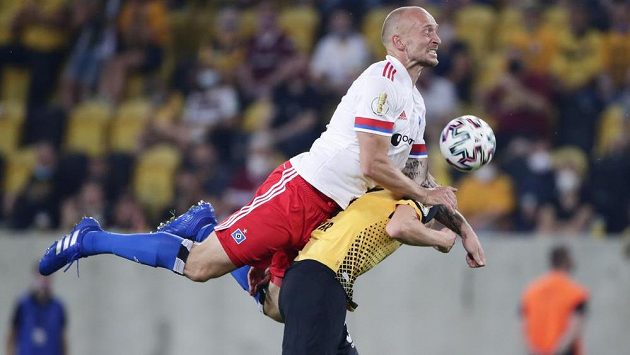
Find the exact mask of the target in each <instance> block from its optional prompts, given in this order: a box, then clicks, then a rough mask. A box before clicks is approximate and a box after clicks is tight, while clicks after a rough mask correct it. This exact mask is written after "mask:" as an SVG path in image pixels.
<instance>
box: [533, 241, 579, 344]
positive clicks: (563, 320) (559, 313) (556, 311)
mask: <svg viewBox="0 0 630 355" xmlns="http://www.w3.org/2000/svg"><path fill="white" fill-rule="evenodd" d="M549 262H550V267H551V271H549V272H548V273H547V274H546V275H543V276H541V277H540V278H538V279H537V280H534V281H533V282H532V283H531V284H530V285H529V286H528V287H527V288H526V289H525V291H524V292H523V297H522V300H521V318H522V321H523V322H522V323H523V336H524V338H525V344H526V345H527V353H528V354H530V355H539V354H574V355H580V354H583V353H584V349H583V345H582V332H583V328H584V323H585V314H586V311H587V304H588V301H589V294H588V291H587V289H586V288H585V287H584V286H582V285H580V284H579V283H577V282H576V281H573V280H572V279H571V276H570V275H569V273H570V272H571V271H572V270H573V266H574V265H573V258H572V257H571V254H570V252H569V250H568V249H567V248H566V247H564V246H557V247H554V248H553V249H552V250H551V253H550V255H549Z"/></svg>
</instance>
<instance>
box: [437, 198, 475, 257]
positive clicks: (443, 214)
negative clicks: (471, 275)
mask: <svg viewBox="0 0 630 355" xmlns="http://www.w3.org/2000/svg"><path fill="white" fill-rule="evenodd" d="M433 208H435V209H437V212H436V214H435V217H434V218H435V220H437V221H438V222H440V223H442V225H444V226H445V227H446V228H448V229H450V230H452V231H453V232H455V233H457V234H458V235H459V236H461V238H462V245H463V246H464V249H466V252H467V254H466V262H467V263H468V266H470V267H472V268H476V267H482V266H485V265H486V257H485V255H484V252H483V248H482V247H481V243H480V242H479V238H478V237H477V233H475V231H474V230H473V229H472V227H471V226H470V224H469V223H468V221H467V220H466V219H465V218H464V216H462V214H461V213H459V211H452V210H449V209H448V208H446V207H445V206H440V205H438V206H434V207H433Z"/></svg>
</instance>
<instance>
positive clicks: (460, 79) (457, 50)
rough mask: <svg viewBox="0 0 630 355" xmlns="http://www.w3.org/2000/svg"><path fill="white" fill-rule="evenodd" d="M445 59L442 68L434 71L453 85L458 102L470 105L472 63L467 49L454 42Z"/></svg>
mask: <svg viewBox="0 0 630 355" xmlns="http://www.w3.org/2000/svg"><path fill="white" fill-rule="evenodd" d="M445 57H446V60H445V64H444V66H440V65H438V67H436V70H437V71H438V73H441V74H442V75H443V76H444V77H445V78H447V79H448V80H450V81H451V82H452V83H453V85H455V88H456V89H457V98H458V100H459V101H460V102H462V103H463V104H470V103H472V99H473V97H472V86H473V82H474V73H473V69H474V67H473V65H474V63H473V58H472V56H471V54H470V51H469V49H468V47H467V46H466V44H464V43H463V42H454V43H453V45H452V46H451V48H450V49H449V51H448V52H447V53H445Z"/></svg>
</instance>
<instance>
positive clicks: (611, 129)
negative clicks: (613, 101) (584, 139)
mask: <svg viewBox="0 0 630 355" xmlns="http://www.w3.org/2000/svg"><path fill="white" fill-rule="evenodd" d="M625 124H626V123H625V122H624V117H623V107H621V106H620V105H610V106H609V107H607V108H606V110H604V112H603V113H602V115H601V119H600V122H599V127H598V129H597V133H596V141H595V154H596V155H597V156H602V155H604V154H605V153H606V152H607V151H608V149H609V148H610V146H611V145H612V144H613V143H615V142H617V141H618V140H619V139H623V138H624V132H625V131H624V125H625Z"/></svg>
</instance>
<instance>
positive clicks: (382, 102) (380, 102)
mask: <svg viewBox="0 0 630 355" xmlns="http://www.w3.org/2000/svg"><path fill="white" fill-rule="evenodd" d="M371 108H372V112H374V113H375V114H377V115H379V116H383V115H384V114H386V113H387V112H389V105H388V104H387V93H386V92H384V93H382V94H380V95H378V96H377V97H375V98H374V100H372V104H371Z"/></svg>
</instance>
